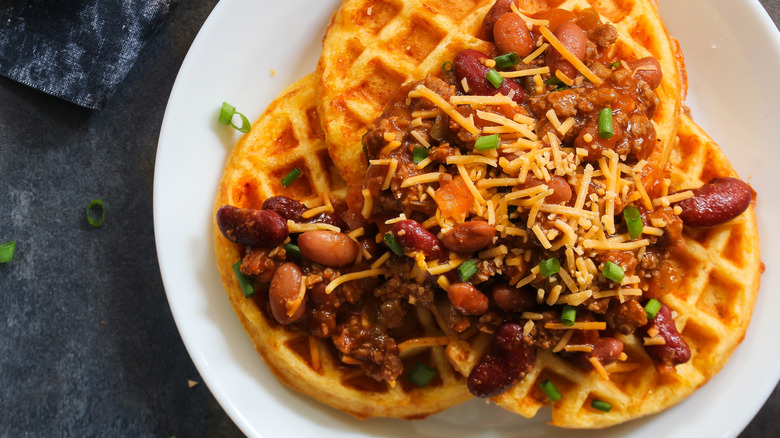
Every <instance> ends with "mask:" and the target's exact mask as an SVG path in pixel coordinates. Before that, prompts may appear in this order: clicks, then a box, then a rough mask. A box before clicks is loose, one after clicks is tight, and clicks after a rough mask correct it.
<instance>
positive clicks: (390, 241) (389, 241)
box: [385, 232, 404, 256]
mask: <svg viewBox="0 0 780 438" xmlns="http://www.w3.org/2000/svg"><path fill="white" fill-rule="evenodd" d="M385 245H387V247H388V248H390V251H393V254H395V255H397V256H400V255H404V250H403V249H402V248H401V244H399V243H398V241H397V240H395V236H393V233H389V232H388V233H385Z"/></svg>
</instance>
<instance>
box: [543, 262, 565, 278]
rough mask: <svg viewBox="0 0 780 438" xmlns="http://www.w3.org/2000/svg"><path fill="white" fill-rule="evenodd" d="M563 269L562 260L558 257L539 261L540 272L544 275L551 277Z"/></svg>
mask: <svg viewBox="0 0 780 438" xmlns="http://www.w3.org/2000/svg"><path fill="white" fill-rule="evenodd" d="M560 270H561V262H560V261H558V258H557V257H553V258H551V259H547V260H544V261H542V262H541V263H539V273H540V274H542V277H549V276H551V275H553V274H557V273H558V271H560Z"/></svg>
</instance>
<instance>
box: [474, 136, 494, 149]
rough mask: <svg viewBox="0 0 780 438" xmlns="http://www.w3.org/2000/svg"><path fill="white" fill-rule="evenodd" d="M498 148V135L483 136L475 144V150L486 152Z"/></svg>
mask: <svg viewBox="0 0 780 438" xmlns="http://www.w3.org/2000/svg"><path fill="white" fill-rule="evenodd" d="M496 148H498V134H491V135H483V136H481V137H478V138H477V141H475V142H474V149H476V150H478V151H486V150H488V149H496Z"/></svg>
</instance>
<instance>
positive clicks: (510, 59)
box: [493, 52, 520, 68]
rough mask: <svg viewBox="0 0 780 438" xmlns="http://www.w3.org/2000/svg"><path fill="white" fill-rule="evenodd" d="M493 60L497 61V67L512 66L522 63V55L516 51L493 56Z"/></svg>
mask: <svg viewBox="0 0 780 438" xmlns="http://www.w3.org/2000/svg"><path fill="white" fill-rule="evenodd" d="M493 61H496V68H507V67H512V66H514V65H517V64H519V63H520V55H518V54H517V53H515V52H509V53H507V54H504V55H501V56H496V57H495V58H493Z"/></svg>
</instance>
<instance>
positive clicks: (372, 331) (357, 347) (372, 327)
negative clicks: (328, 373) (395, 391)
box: [333, 313, 403, 381]
mask: <svg viewBox="0 0 780 438" xmlns="http://www.w3.org/2000/svg"><path fill="white" fill-rule="evenodd" d="M333 344H334V345H335V346H336V348H338V350H339V351H340V352H341V353H342V354H344V355H346V356H349V357H351V358H353V359H357V360H358V361H360V367H361V368H362V369H363V370H364V371H365V372H366V374H368V375H369V376H371V377H373V378H374V379H376V380H390V381H393V380H395V379H396V378H397V377H398V376H399V375H400V374H401V371H403V364H402V363H401V358H400V357H399V356H398V345H396V343H395V340H394V339H393V338H392V337H390V335H388V334H387V330H386V329H385V328H384V327H382V326H381V325H379V324H374V323H371V322H369V320H368V318H366V316H365V315H360V314H356V313H353V314H350V315H349V316H348V317H347V318H346V320H345V321H344V322H342V323H340V324H339V325H338V326H337V327H336V334H335V336H333Z"/></svg>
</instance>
